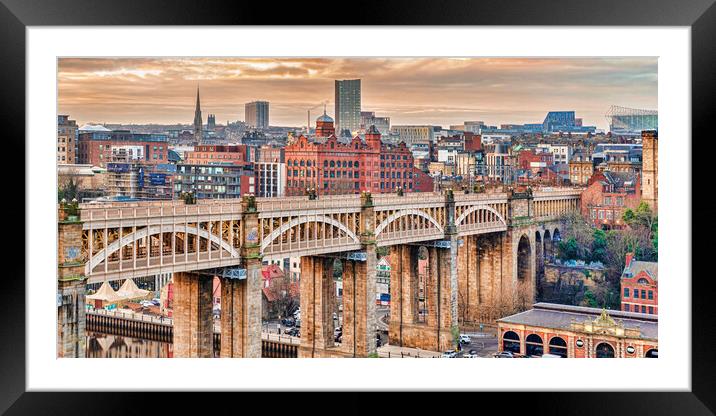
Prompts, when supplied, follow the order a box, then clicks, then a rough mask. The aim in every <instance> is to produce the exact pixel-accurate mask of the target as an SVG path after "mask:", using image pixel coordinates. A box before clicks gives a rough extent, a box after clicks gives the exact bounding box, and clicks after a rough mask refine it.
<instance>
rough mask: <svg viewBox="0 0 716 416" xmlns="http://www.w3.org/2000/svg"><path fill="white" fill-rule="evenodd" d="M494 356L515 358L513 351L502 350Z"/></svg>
mask: <svg viewBox="0 0 716 416" xmlns="http://www.w3.org/2000/svg"><path fill="white" fill-rule="evenodd" d="M493 357H495V358H515V354H514V353H513V352H512V351H501V352H498V353H496V354H495V355H494V356H493Z"/></svg>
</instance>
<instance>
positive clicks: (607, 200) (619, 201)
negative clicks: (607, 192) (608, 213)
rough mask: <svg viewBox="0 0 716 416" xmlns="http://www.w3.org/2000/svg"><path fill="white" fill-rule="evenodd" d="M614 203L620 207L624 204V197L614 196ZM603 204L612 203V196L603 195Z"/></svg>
mask: <svg viewBox="0 0 716 416" xmlns="http://www.w3.org/2000/svg"><path fill="white" fill-rule="evenodd" d="M615 200H616V205H617V206H619V207H621V206H624V197H623V196H618V197H616V199H615ZM604 205H612V197H611V196H605V197H604Z"/></svg>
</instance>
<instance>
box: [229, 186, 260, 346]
mask: <svg viewBox="0 0 716 416" xmlns="http://www.w3.org/2000/svg"><path fill="white" fill-rule="evenodd" d="M241 205H242V209H243V211H244V214H243V216H242V221H241V224H242V227H243V233H242V234H243V236H244V241H243V243H242V245H241V258H242V268H244V269H246V279H240V280H239V279H222V282H221V303H222V305H221V350H220V356H221V357H230V358H233V357H245V358H261V281H262V279H261V250H260V245H259V242H258V241H259V240H258V213H257V211H256V200H255V198H254V197H252V196H247V197H244V198H243V199H242V201H241Z"/></svg>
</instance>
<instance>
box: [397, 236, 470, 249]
mask: <svg viewBox="0 0 716 416" xmlns="http://www.w3.org/2000/svg"><path fill="white" fill-rule="evenodd" d="M464 242H465V240H463V239H462V238H459V239H458V240H457V245H458V247H460V246H461V245H463V244H464ZM408 245H411V246H426V247H437V248H450V245H451V241H450V240H431V241H422V242H415V243H408Z"/></svg>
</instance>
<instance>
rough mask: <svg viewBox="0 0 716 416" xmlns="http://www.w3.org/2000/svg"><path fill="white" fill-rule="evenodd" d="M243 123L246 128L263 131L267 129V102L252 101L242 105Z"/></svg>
mask: <svg viewBox="0 0 716 416" xmlns="http://www.w3.org/2000/svg"><path fill="white" fill-rule="evenodd" d="M244 113H245V119H244V120H245V122H246V126H247V127H248V128H252V129H257V130H265V129H268V127H269V103H268V101H252V102H250V103H246V105H244Z"/></svg>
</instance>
